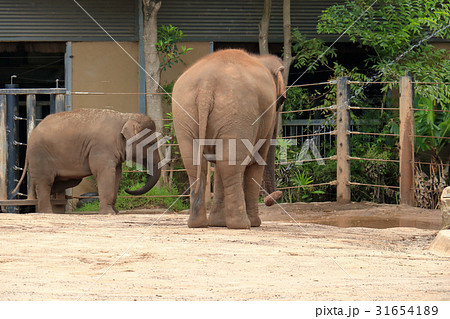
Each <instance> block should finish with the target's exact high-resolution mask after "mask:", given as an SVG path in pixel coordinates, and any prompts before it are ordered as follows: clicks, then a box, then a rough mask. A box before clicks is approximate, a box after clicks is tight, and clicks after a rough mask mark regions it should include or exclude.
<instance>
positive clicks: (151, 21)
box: [142, 0, 166, 187]
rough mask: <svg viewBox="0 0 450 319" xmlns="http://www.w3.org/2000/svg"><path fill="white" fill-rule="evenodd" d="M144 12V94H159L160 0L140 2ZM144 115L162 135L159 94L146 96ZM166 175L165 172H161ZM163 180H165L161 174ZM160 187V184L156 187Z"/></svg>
mask: <svg viewBox="0 0 450 319" xmlns="http://www.w3.org/2000/svg"><path fill="white" fill-rule="evenodd" d="M142 4H143V6H142V7H143V11H144V14H143V16H144V32H143V43H144V57H145V70H146V76H145V92H146V93H160V92H161V90H160V80H161V68H160V61H159V55H158V51H157V50H156V45H155V44H156V42H157V41H158V19H157V17H158V11H159V8H161V0H142ZM145 101H146V102H145V106H146V114H147V115H148V116H150V117H151V118H152V119H153V120H156V121H155V126H156V132H160V133H164V122H163V121H161V119H163V118H164V112H163V105H162V101H161V94H147V95H146V99H145ZM159 155H160V158H164V157H165V150H163V148H162V147H160V148H159ZM163 173H166V172H163ZM162 177H163V180H166V178H165V176H164V174H163V176H162ZM156 186H157V187H160V186H161V185H160V183H159V182H158V184H157V185H156Z"/></svg>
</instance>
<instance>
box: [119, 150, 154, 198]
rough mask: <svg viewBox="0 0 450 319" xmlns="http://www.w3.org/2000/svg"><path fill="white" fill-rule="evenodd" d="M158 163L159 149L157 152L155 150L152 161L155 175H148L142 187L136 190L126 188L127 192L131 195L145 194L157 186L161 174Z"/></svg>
mask: <svg viewBox="0 0 450 319" xmlns="http://www.w3.org/2000/svg"><path fill="white" fill-rule="evenodd" d="M158 163H159V153H158V149H156V150H155V152H153V163H152V166H153V175H150V174H149V175H148V178H147V182H146V183H145V185H144V186H142V187H141V188H140V189H136V190H130V189H126V190H125V192H127V193H128V194H130V195H143V194H145V193H147V192H148V191H149V190H151V189H152V187H153V186H155V185H156V183H158V180H159V178H160V176H161V169H160V168H158Z"/></svg>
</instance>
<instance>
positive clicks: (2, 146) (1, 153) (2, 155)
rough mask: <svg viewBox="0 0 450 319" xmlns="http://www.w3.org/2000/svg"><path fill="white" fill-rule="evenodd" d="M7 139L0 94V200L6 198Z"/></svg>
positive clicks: (4, 114)
mask: <svg viewBox="0 0 450 319" xmlns="http://www.w3.org/2000/svg"><path fill="white" fill-rule="evenodd" d="M7 152H8V141H7V139H6V95H3V94H0V200H6V199H7V196H8V187H7V183H6V171H7V161H8V154H7Z"/></svg>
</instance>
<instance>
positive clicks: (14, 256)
mask: <svg viewBox="0 0 450 319" xmlns="http://www.w3.org/2000/svg"><path fill="white" fill-rule="evenodd" d="M282 207H283V208H280V207H277V206H274V207H262V208H261V210H262V212H261V216H262V219H263V225H262V226H261V227H259V228H253V229H251V230H228V229H225V228H205V229H189V228H187V226H186V221H187V215H186V214H176V213H172V212H167V213H164V214H163V212H164V211H163V210H159V211H134V212H123V213H122V214H120V215H116V216H103V215H96V214H83V215H75V214H60V215H58V214H53V215H47V214H0V246H1V255H0V278H1V280H0V300H449V299H450V271H449V269H450V267H449V261H450V258H449V257H443V256H438V255H434V254H432V253H431V252H429V251H428V250H427V248H428V246H429V245H430V243H431V241H432V240H433V238H434V237H435V235H436V233H437V231H438V229H439V228H440V223H441V216H440V212H439V211H437V210H424V209H418V208H408V207H402V206H392V205H376V204H370V203H358V204H356V203H353V204H349V205H337V204H336V203H320V204H319V203H313V204H283V205H282ZM283 210H285V211H286V212H284V211H283ZM287 214H289V215H291V216H292V218H293V219H291V217H289V216H288V215H287ZM294 220H295V221H294ZM317 223H323V224H326V225H321V224H317ZM332 225H338V226H341V227H336V226H332ZM348 226H359V227H348ZM361 226H364V227H361ZM395 226H408V227H395ZM369 227H378V228H369ZM383 227H390V228H383Z"/></svg>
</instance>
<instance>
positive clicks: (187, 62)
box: [161, 42, 210, 84]
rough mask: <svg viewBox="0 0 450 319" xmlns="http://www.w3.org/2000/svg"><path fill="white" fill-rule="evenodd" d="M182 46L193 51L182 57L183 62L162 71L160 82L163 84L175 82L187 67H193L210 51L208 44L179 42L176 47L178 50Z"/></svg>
mask: <svg viewBox="0 0 450 319" xmlns="http://www.w3.org/2000/svg"><path fill="white" fill-rule="evenodd" d="M182 45H184V46H185V47H188V48H193V50H191V51H189V52H188V53H187V54H186V55H185V56H183V57H182V60H183V62H181V63H178V64H175V65H174V66H173V67H172V68H170V69H168V70H167V71H163V73H162V74H161V82H162V83H163V84H167V83H170V82H175V81H176V80H177V79H178V77H179V76H180V75H181V74H182V73H183V72H184V71H186V69H187V68H188V67H190V66H191V65H193V64H194V63H195V62H197V61H198V60H199V59H201V58H202V57H204V56H206V55H208V54H209V51H210V49H209V42H181V43H179V44H178V45H177V46H178V48H181V46H182Z"/></svg>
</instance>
